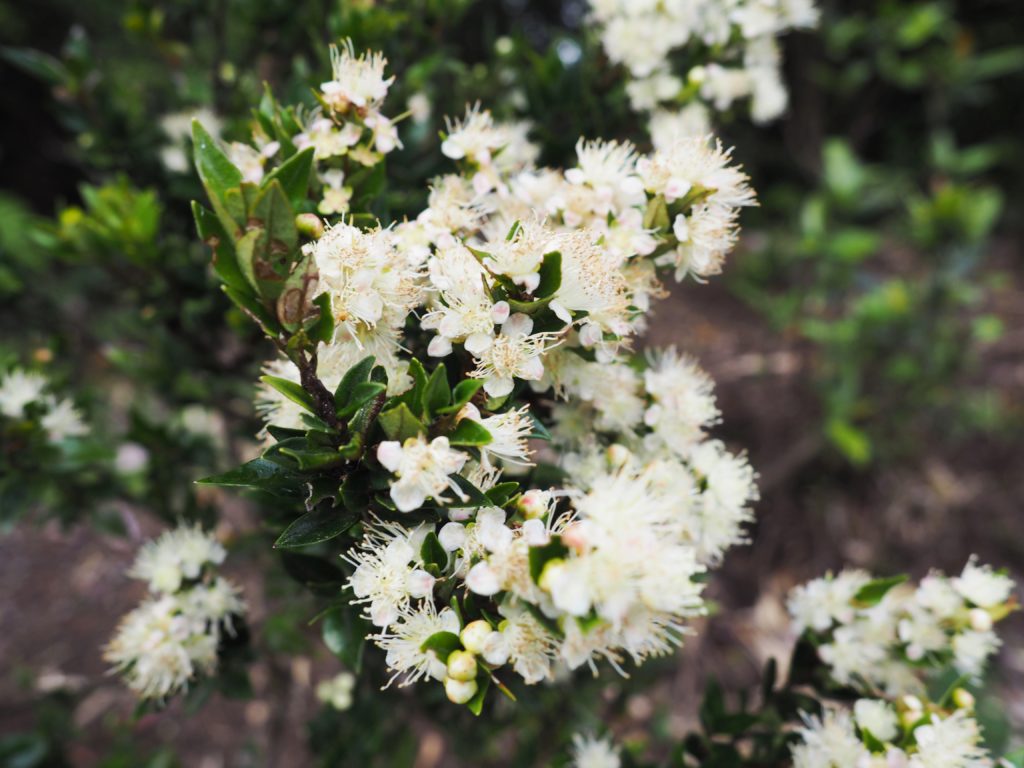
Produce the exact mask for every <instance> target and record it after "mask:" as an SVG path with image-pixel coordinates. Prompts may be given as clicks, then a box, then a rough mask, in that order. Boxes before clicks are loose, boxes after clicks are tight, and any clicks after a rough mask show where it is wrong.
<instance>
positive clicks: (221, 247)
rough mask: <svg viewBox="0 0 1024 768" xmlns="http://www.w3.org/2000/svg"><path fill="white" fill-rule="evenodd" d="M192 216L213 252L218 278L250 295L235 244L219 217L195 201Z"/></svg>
mask: <svg viewBox="0 0 1024 768" xmlns="http://www.w3.org/2000/svg"><path fill="white" fill-rule="evenodd" d="M192 216H193V218H194V219H195V221H196V231H197V232H199V237H200V238H201V239H202V240H203V242H204V243H206V244H207V245H209V246H210V248H211V249H212V250H213V269H214V271H215V272H216V273H217V276H218V277H220V279H221V280H223V281H224V284H225V285H227V286H230V287H231V288H234V289H235V290H236V291H239V292H244V293H250V292H251V291H252V286H251V285H250V284H249V281H248V280H247V279H246V277H245V275H244V274H243V273H242V270H241V268H240V267H239V266H238V259H237V258H236V257H235V248H234V243H233V242H232V240H231V237H229V236H228V234H227V232H225V231H224V227H223V225H222V224H221V222H220V219H219V218H217V215H216V214H215V213H214V212H213V211H211V210H209V209H207V208H205V207H204V206H202V205H200V204H199V203H198V202H196V201H195V200H193V201H192Z"/></svg>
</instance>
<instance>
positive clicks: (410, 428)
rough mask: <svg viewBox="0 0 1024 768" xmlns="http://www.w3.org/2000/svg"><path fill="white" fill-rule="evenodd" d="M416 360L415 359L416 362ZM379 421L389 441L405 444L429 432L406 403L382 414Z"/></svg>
mask: <svg viewBox="0 0 1024 768" xmlns="http://www.w3.org/2000/svg"><path fill="white" fill-rule="evenodd" d="M415 359H416V358H413V360H414V361H415ZM378 421H379V422H380V426H381V429H383V430H384V434H385V435H387V436H388V439H389V440H398V441H399V442H404V441H405V440H407V439H408V438H410V437H416V436H417V435H421V434H426V431H427V430H426V427H424V426H423V423H422V422H421V421H420V420H419V419H418V418H416V416H415V415H413V412H412V411H411V410H409V406H408V405H406V404H405V403H404V402H402V403H399V404H398V405H396V406H395V407H393V408H389V409H388V410H386V411H384V412H383V413H381V415H380V416H379V417H378Z"/></svg>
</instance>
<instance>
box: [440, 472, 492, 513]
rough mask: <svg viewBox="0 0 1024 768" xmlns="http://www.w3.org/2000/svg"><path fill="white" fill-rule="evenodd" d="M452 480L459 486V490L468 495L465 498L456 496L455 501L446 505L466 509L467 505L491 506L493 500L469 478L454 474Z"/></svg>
mask: <svg viewBox="0 0 1024 768" xmlns="http://www.w3.org/2000/svg"><path fill="white" fill-rule="evenodd" d="M451 478H452V480H454V481H455V484H456V485H457V486H459V490H460V491H462V494H463V495H464V496H465V497H466V498H465V499H459V498H456V499H455V500H454V501H451V502H449V503H448V504H446V505H445V506H447V507H451V508H453V509H465V508H466V507H489V506H491V500H490V499H488V498H487V497H486V496H485V495H484V492H483V491H481V490H480V489H479V488H477V487H476V486H475V485H473V484H472V483H471V482H469V480H467V479H466V478H464V477H463V476H462V475H452V476H451Z"/></svg>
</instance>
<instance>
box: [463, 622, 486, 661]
mask: <svg viewBox="0 0 1024 768" xmlns="http://www.w3.org/2000/svg"><path fill="white" fill-rule="evenodd" d="M492 632H494V630H493V629H491V625H490V624H488V623H487V622H486V621H484V620H483V619H477V620H476V621H471V622H469V624H467V625H466V626H465V627H463V629H462V632H461V633H459V640H461V641H462V645H463V647H464V648H465V649H466V650H467V651H469V652H471V653H475V654H477V655H479V654H481V653H483V649H484V643H486V642H487V638H488V637H490V636H491V633H492Z"/></svg>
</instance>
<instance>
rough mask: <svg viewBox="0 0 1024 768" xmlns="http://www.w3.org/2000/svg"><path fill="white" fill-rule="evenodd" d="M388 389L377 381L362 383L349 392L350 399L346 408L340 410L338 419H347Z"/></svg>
mask: <svg viewBox="0 0 1024 768" xmlns="http://www.w3.org/2000/svg"><path fill="white" fill-rule="evenodd" d="M387 389H388V387H387V384H381V383H379V382H376V381H361V382H359V383H358V384H356V385H355V386H354V387H353V388H352V389H351V390H349V393H350V397H349V400H348V403H347V404H346V405H345V407H344V408H340V409H338V418H339V419H347V418H348V417H349V416H351V415H352V414H354V413H355V412H356V411H358V410H359V409H360V408H362V407H363V406H364V405H366V404H367V403H368V402H370V401H371V400H373V399H374V398H375V397H377V395H381V394H383V393H384V392H386V391H387Z"/></svg>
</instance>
